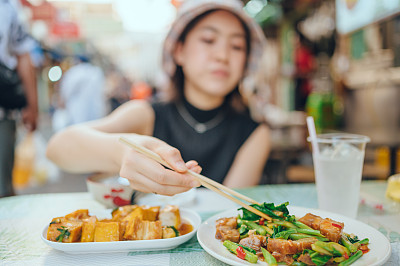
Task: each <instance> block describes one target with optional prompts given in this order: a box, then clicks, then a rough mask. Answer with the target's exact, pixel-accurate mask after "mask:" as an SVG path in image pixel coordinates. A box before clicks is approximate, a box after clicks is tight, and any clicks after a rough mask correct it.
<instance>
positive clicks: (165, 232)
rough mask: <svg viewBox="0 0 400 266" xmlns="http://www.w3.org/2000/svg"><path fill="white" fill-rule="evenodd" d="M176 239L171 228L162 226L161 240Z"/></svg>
mask: <svg viewBox="0 0 400 266" xmlns="http://www.w3.org/2000/svg"><path fill="white" fill-rule="evenodd" d="M173 237H176V234H175V231H174V229H172V228H171V227H167V226H163V227H162V238H173Z"/></svg>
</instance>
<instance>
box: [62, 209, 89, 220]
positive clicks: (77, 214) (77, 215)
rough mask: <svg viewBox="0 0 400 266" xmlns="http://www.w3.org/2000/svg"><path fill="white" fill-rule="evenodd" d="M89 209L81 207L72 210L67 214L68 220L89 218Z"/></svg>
mask: <svg viewBox="0 0 400 266" xmlns="http://www.w3.org/2000/svg"><path fill="white" fill-rule="evenodd" d="M89 217H90V216H89V210H88V209H80V210H76V211H74V212H71V213H69V214H67V215H65V219H67V220H83V219H86V218H89Z"/></svg>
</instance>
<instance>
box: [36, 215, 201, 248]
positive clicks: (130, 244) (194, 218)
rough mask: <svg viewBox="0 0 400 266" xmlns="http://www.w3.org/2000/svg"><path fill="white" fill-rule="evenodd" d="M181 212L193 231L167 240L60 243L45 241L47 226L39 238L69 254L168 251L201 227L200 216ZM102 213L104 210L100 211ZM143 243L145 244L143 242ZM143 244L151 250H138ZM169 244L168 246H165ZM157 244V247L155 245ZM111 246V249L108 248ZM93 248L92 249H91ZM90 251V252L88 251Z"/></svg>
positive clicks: (194, 233) (185, 240)
mask: <svg viewBox="0 0 400 266" xmlns="http://www.w3.org/2000/svg"><path fill="white" fill-rule="evenodd" d="M179 210H180V212H181V218H183V219H185V220H189V222H190V223H191V224H192V225H193V230H192V231H191V232H189V233H187V234H185V235H182V236H178V237H174V238H168V239H149V240H135V241H109V242H74V243H60V242H54V241H50V240H47V238H46V234H47V229H48V227H49V224H47V225H46V226H44V228H43V230H42V231H41V233H40V238H41V239H42V241H43V242H44V243H45V244H47V245H48V246H49V247H51V248H53V249H56V250H59V251H63V252H66V253H70V254H89V253H99V252H106V253H111V252H136V251H146V250H151V251H157V250H168V249H173V248H176V247H177V246H179V245H181V244H183V243H185V242H187V241H188V240H190V239H191V238H192V237H193V236H194V235H196V234H197V230H198V228H199V227H200V225H201V222H202V220H201V217H200V215H199V214H198V213H197V212H195V211H193V210H190V209H187V208H179ZM100 211H104V210H100ZM144 241H145V242H144ZM143 243H146V245H152V247H151V248H138V246H139V247H140V246H141V245H142V244H143ZM167 243H170V245H167ZM157 244H159V245H157ZM110 245H112V247H111V249H107V248H109V246H110ZM78 247H79V248H81V249H80V250H79V251H75V249H76V248H78ZM93 247H94V248H93ZM88 249H90V250H88Z"/></svg>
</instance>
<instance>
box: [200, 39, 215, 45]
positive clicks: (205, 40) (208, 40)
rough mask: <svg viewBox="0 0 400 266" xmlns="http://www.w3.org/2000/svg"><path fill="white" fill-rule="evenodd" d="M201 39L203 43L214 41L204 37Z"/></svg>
mask: <svg viewBox="0 0 400 266" xmlns="http://www.w3.org/2000/svg"><path fill="white" fill-rule="evenodd" d="M201 41H202V42H204V43H209V44H211V43H213V42H214V40H213V39H206V38H203V39H201Z"/></svg>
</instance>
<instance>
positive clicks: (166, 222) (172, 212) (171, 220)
mask: <svg viewBox="0 0 400 266" xmlns="http://www.w3.org/2000/svg"><path fill="white" fill-rule="evenodd" d="M158 218H159V219H160V221H161V224H162V225H163V226H174V227H175V228H176V229H178V228H179V226H180V225H181V215H180V212H179V208H178V206H176V205H167V206H165V207H164V208H163V209H161V211H160V214H159V216H158Z"/></svg>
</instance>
